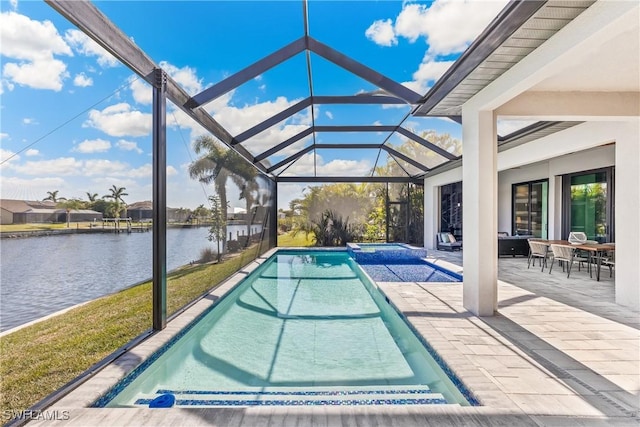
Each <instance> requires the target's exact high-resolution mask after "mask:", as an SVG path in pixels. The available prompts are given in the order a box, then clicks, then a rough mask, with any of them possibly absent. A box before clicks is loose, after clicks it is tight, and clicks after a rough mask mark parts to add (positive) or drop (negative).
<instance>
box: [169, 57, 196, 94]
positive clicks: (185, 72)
mask: <svg viewBox="0 0 640 427" xmlns="http://www.w3.org/2000/svg"><path fill="white" fill-rule="evenodd" d="M160 67H161V68H162V69H163V70H165V71H166V72H167V73H168V74H169V75H170V76H171V78H172V79H173V80H175V81H176V83H179V84H180V85H181V86H182V87H183V89H184V90H185V91H187V93H188V94H189V95H195V94H197V93H199V92H201V91H202V79H198V76H197V75H196V70H195V69H193V68H191V67H188V66H187V67H182V68H178V67H176V66H175V65H173V64H170V63H168V62H167V61H161V62H160Z"/></svg>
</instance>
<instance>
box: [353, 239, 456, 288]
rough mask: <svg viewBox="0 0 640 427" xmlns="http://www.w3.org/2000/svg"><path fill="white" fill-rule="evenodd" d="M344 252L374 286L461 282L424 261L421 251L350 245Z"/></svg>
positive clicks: (389, 245) (400, 246)
mask: <svg viewBox="0 0 640 427" xmlns="http://www.w3.org/2000/svg"><path fill="white" fill-rule="evenodd" d="M347 252H348V253H349V254H350V255H351V257H352V258H353V259H355V260H356V262H357V263H358V264H359V265H360V266H361V267H362V268H363V269H364V270H365V271H366V272H367V274H368V275H369V276H370V277H371V278H372V279H373V280H375V281H376V282H460V281H462V276H461V275H459V274H456V273H454V272H452V271H449V270H447V269H444V268H442V267H440V266H437V265H435V264H432V263H430V262H428V261H426V260H424V259H423V258H426V256H427V250H426V249H424V248H416V247H413V246H410V245H405V244H399V243H350V244H348V245H347Z"/></svg>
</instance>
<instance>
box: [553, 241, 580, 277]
mask: <svg viewBox="0 0 640 427" xmlns="http://www.w3.org/2000/svg"><path fill="white" fill-rule="evenodd" d="M551 252H552V253H553V261H552V262H551V267H549V274H551V270H553V264H555V262H556V261H558V263H559V264H562V271H563V272H564V263H567V264H568V267H567V277H569V275H570V274H571V267H572V266H573V263H574V262H577V263H578V271H580V263H582V262H587V261H588V260H587V258H583V257H580V256H577V255H576V248H572V247H571V246H567V245H551Z"/></svg>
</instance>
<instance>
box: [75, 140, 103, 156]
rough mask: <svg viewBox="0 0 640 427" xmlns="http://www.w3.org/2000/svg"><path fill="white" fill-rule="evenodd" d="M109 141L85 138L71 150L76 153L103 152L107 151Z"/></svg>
mask: <svg viewBox="0 0 640 427" xmlns="http://www.w3.org/2000/svg"><path fill="white" fill-rule="evenodd" d="M110 148H111V143H110V142H109V141H106V140H104V139H85V140H84V141H82V142H81V143H80V144H78V146H77V147H74V148H73V150H71V151H76V152H78V153H85V154H88V153H104V152H105V151H109V149H110Z"/></svg>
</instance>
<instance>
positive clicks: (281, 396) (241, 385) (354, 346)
mask: <svg viewBox="0 0 640 427" xmlns="http://www.w3.org/2000/svg"><path fill="white" fill-rule="evenodd" d="M147 365H148V366H147ZM450 375H451V374H450ZM454 381H456V382H457V380H455V379H454V380H452V379H451V378H450V377H449V376H448V375H447V374H446V373H445V372H444V371H443V369H442V368H441V367H440V366H439V365H438V363H437V362H436V360H434V358H433V357H432V356H431V355H430V353H429V351H428V350H427V348H425V345H423V343H422V342H421V341H420V340H419V339H418V338H417V337H416V336H415V335H414V334H413V332H412V331H411V329H409V327H408V326H407V324H406V323H405V322H404V321H403V320H402V319H401V318H400V316H399V315H398V314H397V312H396V311H395V310H394V309H393V308H392V307H391V306H390V305H389V304H388V303H387V302H386V301H385V299H384V297H383V296H382V295H381V294H380V292H379V291H377V289H375V287H374V285H373V284H372V283H371V282H370V281H369V280H368V279H367V278H366V276H365V275H364V274H363V273H362V271H361V270H360V269H359V267H358V266H357V264H356V263H355V262H354V260H353V259H352V258H351V257H350V256H349V254H347V253H346V252H335V251H314V252H309V251H279V252H277V253H276V254H275V255H274V256H272V257H271V258H270V259H269V260H267V261H266V262H265V263H263V265H261V266H260V267H259V268H257V269H256V270H255V271H254V272H253V273H251V274H250V275H249V276H248V277H247V278H246V279H245V280H244V281H243V282H242V283H241V284H240V285H239V286H238V287H237V288H236V289H235V290H234V291H232V292H231V293H230V294H229V295H228V296H227V297H225V298H223V299H222V300H221V301H220V302H219V303H218V304H217V305H216V306H215V307H214V308H213V309H212V310H210V311H209V312H208V313H207V314H206V315H204V317H202V318H201V319H200V320H199V321H197V323H195V324H193V326H192V327H191V328H190V329H189V330H188V331H187V332H186V333H185V334H184V335H183V336H182V337H181V338H180V339H178V340H177V341H176V342H175V343H173V345H167V346H165V347H164V348H163V349H161V350H159V351H158V352H157V353H156V354H155V355H154V356H153V357H152V358H151V360H150V361H148V362H145V363H144V364H143V365H142V366H141V367H139V368H137V369H136V370H134V371H133V372H132V373H131V374H130V375H129V376H128V377H126V378H125V379H124V380H123V381H121V383H120V384H119V385H117V386H116V387H115V388H114V389H113V390H112V391H111V392H109V393H108V394H107V395H105V396H103V397H102V398H101V399H99V400H98V401H97V402H96V403H95V404H94V406H109V407H122V406H140V405H143V406H147V405H149V403H150V402H152V401H153V399H156V398H158V397H159V396H162V395H164V394H167V393H170V394H172V395H174V396H175V399H176V406H190V407H193V406H243V405H314V404H341V405H343V404H351V405H360V404H460V405H468V404H469V401H468V400H467V399H466V398H465V394H466V392H465V393H463V392H461V391H460V390H459V389H458V388H457V387H456V386H455V385H454Z"/></svg>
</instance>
